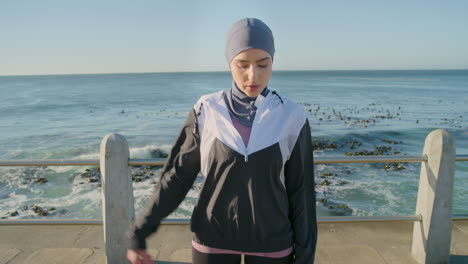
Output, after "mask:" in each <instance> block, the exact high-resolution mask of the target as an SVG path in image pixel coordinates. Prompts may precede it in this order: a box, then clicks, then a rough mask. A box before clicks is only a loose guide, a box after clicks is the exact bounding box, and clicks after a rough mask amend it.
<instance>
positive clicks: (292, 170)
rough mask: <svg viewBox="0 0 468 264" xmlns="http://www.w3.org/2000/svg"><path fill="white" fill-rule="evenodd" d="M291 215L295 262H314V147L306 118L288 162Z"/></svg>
mask: <svg viewBox="0 0 468 264" xmlns="http://www.w3.org/2000/svg"><path fill="white" fill-rule="evenodd" d="M285 185H286V191H287V193H288V198H289V208H290V210H289V219H290V221H291V224H292V228H293V231H294V256H295V257H294V264H306V263H307V264H309V263H314V258H315V248H316V245H317V216H316V210H315V200H316V199H315V181H314V165H313V150H312V142H311V134H310V126H309V121H308V120H307V119H306V121H305V124H304V126H303V127H302V129H301V131H300V133H299V136H298V138H297V141H296V143H295V145H294V148H293V151H292V153H291V156H290V158H289V160H288V161H287V162H286V164H285Z"/></svg>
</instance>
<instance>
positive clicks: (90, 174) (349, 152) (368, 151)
mask: <svg viewBox="0 0 468 264" xmlns="http://www.w3.org/2000/svg"><path fill="white" fill-rule="evenodd" d="M367 141H371V142H377V143H378V144H374V145H373V147H372V148H369V142H366V143H367V144H364V143H363V142H361V141H359V140H356V139H352V140H338V141H332V140H330V139H325V138H318V139H314V140H313V142H312V148H313V150H314V151H322V152H323V151H335V152H336V151H338V152H341V153H343V156H370V155H377V156H379V155H402V154H401V151H400V150H399V149H398V146H399V145H401V144H402V143H403V142H401V141H399V142H398V141H394V140H389V139H381V138H372V139H369V138H368V139H367ZM364 145H366V146H367V147H364ZM167 156H168V154H167V153H166V152H164V151H163V150H161V149H153V150H151V158H167ZM379 164H380V163H379ZM406 164H407V163H397V162H393V163H383V164H382V165H381V166H380V168H381V169H382V170H383V171H399V170H405V166H406ZM43 169H44V168H43ZM160 169H161V166H132V167H131V177H132V181H133V182H135V183H142V182H147V183H148V184H153V185H154V184H157V183H158V182H159V177H160ZM340 172H341V173H340V174H337V173H334V172H328V171H321V172H320V173H317V175H316V176H315V180H316V182H315V185H316V191H318V190H320V189H322V188H327V192H326V194H324V193H321V192H317V202H318V204H319V205H320V206H322V207H323V208H324V209H326V210H328V211H329V212H330V213H331V214H333V215H352V214H353V209H352V208H350V206H349V205H347V204H346V203H340V202H337V201H333V199H332V198H331V197H333V188H334V187H337V186H344V185H349V184H353V182H352V180H349V176H350V175H352V174H353V172H352V170H350V169H349V168H348V167H342V168H341V170H340ZM48 182H49V180H48V179H47V177H46V176H45V175H43V174H39V177H37V178H35V179H31V180H29V181H25V182H24V184H37V185H38V186H41V185H45V184H48ZM73 182H75V183H76V184H91V185H92V186H95V187H96V188H100V187H101V172H100V168H99V167H93V168H86V169H84V171H83V172H81V173H79V174H77V175H75V176H74V179H73ZM195 188H196V187H195V185H194V187H193V188H192V189H195ZM199 188H201V186H198V188H196V189H199ZM66 214H67V209H65V208H56V207H53V206H47V205H41V206H39V205H34V204H33V205H25V206H23V207H21V208H18V209H16V210H15V211H13V212H8V213H7V214H6V215H4V216H1V219H8V218H9V217H16V218H17V217H21V216H22V215H25V216H26V215H27V216H28V217H31V215H32V216H34V217H54V216H57V217H58V216H63V215H66Z"/></svg>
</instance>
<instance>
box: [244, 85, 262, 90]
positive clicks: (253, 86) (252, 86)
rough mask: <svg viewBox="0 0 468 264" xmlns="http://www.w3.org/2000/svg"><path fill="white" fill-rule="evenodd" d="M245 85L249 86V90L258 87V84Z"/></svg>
mask: <svg viewBox="0 0 468 264" xmlns="http://www.w3.org/2000/svg"><path fill="white" fill-rule="evenodd" d="M246 87H247V88H249V89H250V90H255V89H258V87H260V85H247V86H246Z"/></svg>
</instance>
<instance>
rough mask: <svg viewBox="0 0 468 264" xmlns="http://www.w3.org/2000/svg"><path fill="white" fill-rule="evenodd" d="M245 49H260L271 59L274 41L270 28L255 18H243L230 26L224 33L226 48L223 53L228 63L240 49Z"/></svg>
mask: <svg viewBox="0 0 468 264" xmlns="http://www.w3.org/2000/svg"><path fill="white" fill-rule="evenodd" d="M246 49H262V50H264V51H266V52H268V53H269V54H270V55H271V58H272V59H273V55H274V54H275V43H274V40H273V33H272V32H271V29H270V28H269V27H268V26H267V25H266V24H265V23H263V22H262V21H261V20H260V19H257V18H244V19H241V20H239V21H237V22H236V23H234V24H233V25H232V26H231V29H230V30H229V31H228V33H227V35H226V50H225V52H224V55H225V56H226V59H227V61H228V63H231V61H232V59H233V58H234V57H235V56H236V55H237V54H238V53H239V52H241V51H244V50H246Z"/></svg>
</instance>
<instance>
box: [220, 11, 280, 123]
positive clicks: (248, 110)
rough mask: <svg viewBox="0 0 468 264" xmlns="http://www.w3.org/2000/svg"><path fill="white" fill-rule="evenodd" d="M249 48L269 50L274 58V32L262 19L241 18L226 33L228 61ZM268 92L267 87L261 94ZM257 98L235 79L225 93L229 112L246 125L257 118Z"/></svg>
mask: <svg viewBox="0 0 468 264" xmlns="http://www.w3.org/2000/svg"><path fill="white" fill-rule="evenodd" d="M247 49H262V50H264V51H266V52H268V53H269V54H270V55H271V58H272V59H273V55H274V54H275V44H274V40H273V33H272V31H271V29H270V28H269V27H268V26H267V25H266V24H265V23H263V22H262V21H261V20H260V19H257V18H244V19H241V20H239V21H237V22H236V23H234V24H233V25H232V26H231V28H230V29H229V31H228V33H227V34H226V50H225V56H226V59H227V61H228V63H231V61H232V59H233V58H234V57H235V56H236V55H237V54H238V53H239V52H242V51H244V50H247ZM268 92H269V90H268V88H267V87H265V89H264V90H263V91H262V93H261V95H263V96H266V95H267V94H268ZM256 99H257V97H249V96H247V95H246V94H245V93H244V92H242V91H241V90H240V89H239V87H237V85H236V83H235V82H234V81H232V86H231V89H230V90H229V91H226V92H225V93H224V100H225V101H226V104H227V106H228V109H229V112H230V113H231V114H232V115H234V116H235V117H236V118H237V119H238V120H239V122H241V123H242V124H244V125H246V126H252V122H253V120H254V118H255V114H256V112H257V107H256V106H255V100H256Z"/></svg>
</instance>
